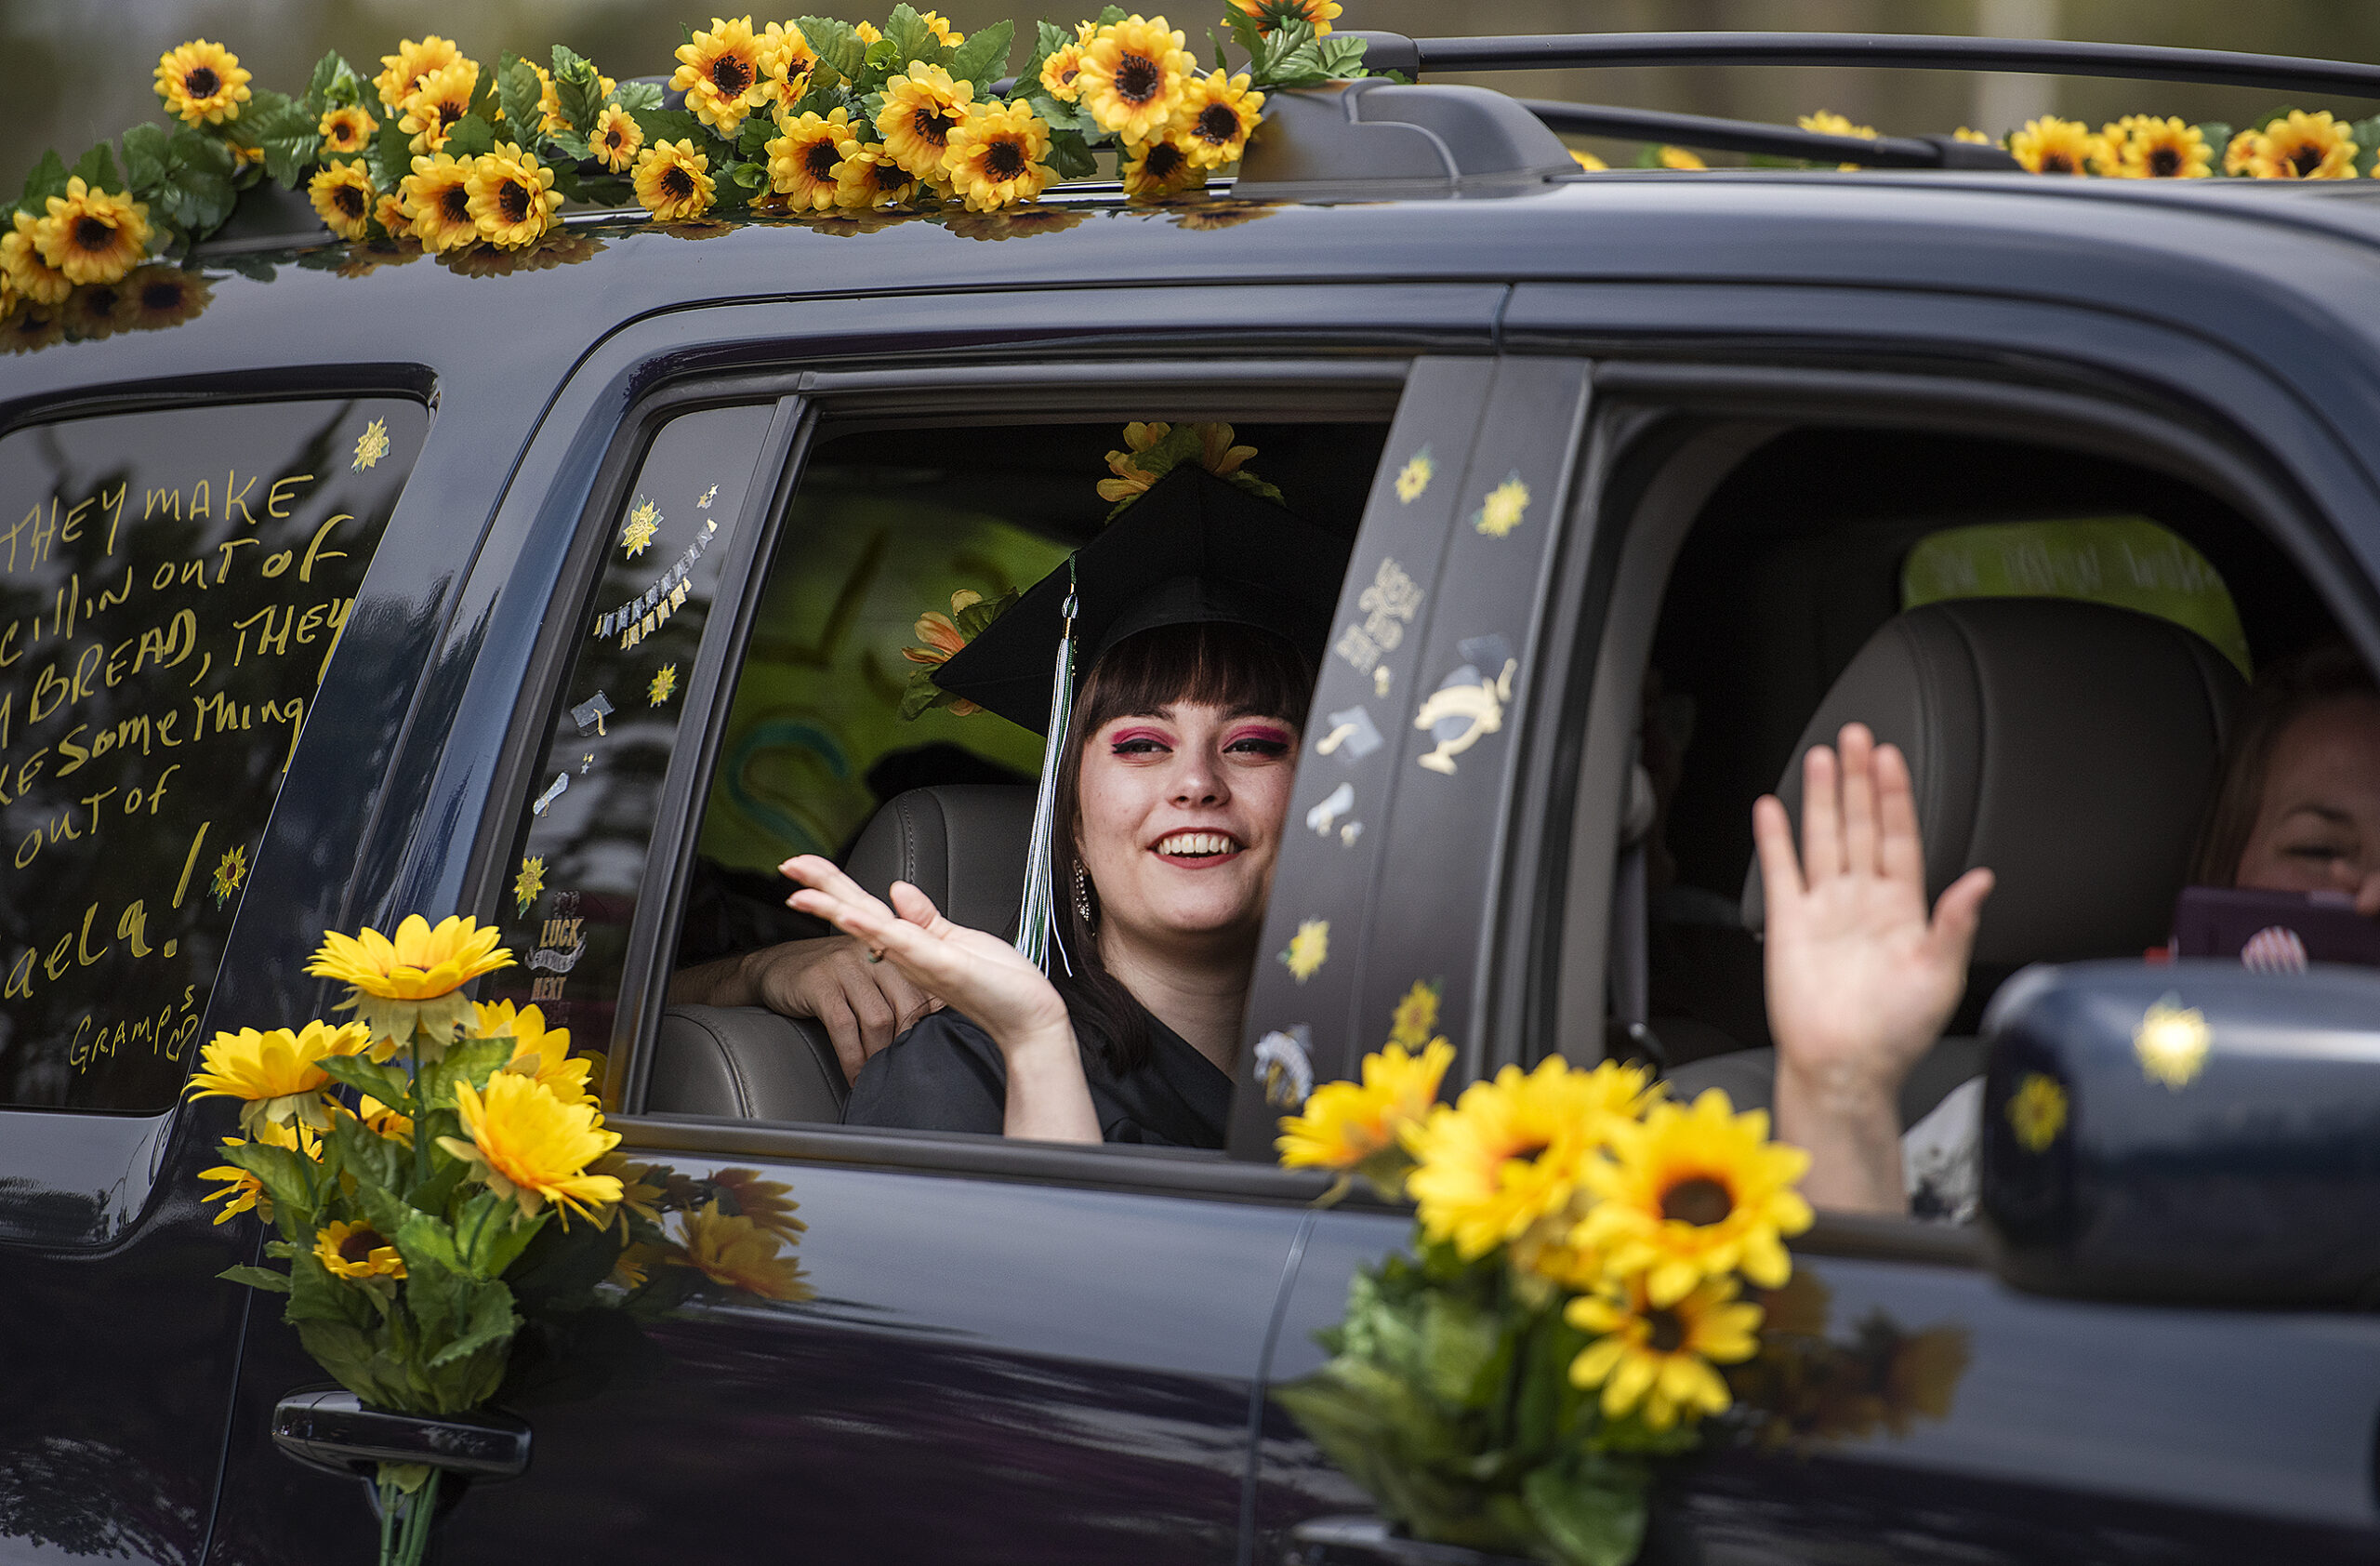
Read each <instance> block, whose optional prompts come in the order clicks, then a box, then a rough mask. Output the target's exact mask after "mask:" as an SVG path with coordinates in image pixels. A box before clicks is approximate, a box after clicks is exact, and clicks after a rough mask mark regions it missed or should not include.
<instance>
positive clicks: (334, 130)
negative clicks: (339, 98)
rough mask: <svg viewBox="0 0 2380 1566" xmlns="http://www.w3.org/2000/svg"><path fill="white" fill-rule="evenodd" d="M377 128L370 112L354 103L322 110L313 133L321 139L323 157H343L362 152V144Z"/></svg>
mask: <svg viewBox="0 0 2380 1566" xmlns="http://www.w3.org/2000/svg"><path fill="white" fill-rule="evenodd" d="M379 128H380V122H379V121H377V120H376V119H374V118H373V117H372V113H371V111H370V110H368V109H366V108H364V106H363V105H362V104H360V103H356V104H350V105H347V106H345V107H340V108H331V109H325V110H324V111H323V117H322V119H321V121H320V122H319V123H318V124H316V126H314V132H315V134H316V135H318V136H320V137H321V138H322V139H323V152H324V154H325V155H327V156H331V157H345V156H347V155H348V154H350V153H360V152H362V151H364V143H365V142H367V141H369V140H371V139H372V134H373V132H375V131H377V130H378V129H379Z"/></svg>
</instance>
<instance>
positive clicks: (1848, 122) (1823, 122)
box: [1793, 109, 1876, 169]
mask: <svg viewBox="0 0 2380 1566" xmlns="http://www.w3.org/2000/svg"><path fill="white" fill-rule="evenodd" d="M1793 123H1794V124H1796V125H1798V126H1801V127H1802V128H1803V129H1804V130H1815V131H1817V132H1818V134H1820V135H1821V136H1857V137H1858V138H1860V139H1862V140H1867V141H1873V140H1874V139H1876V127H1875V126H1869V125H1855V124H1854V123H1852V119H1851V116H1850V115H1848V114H1838V113H1835V112H1834V111H1833V110H1831V109H1821V110H1819V111H1818V113H1815V114H1804V115H1803V116H1802V117H1801V118H1800V119H1798V120H1796V121H1794V122H1793ZM1836 167H1838V168H1845V169H1851V168H1858V164H1856V163H1845V164H1837V165H1836Z"/></svg>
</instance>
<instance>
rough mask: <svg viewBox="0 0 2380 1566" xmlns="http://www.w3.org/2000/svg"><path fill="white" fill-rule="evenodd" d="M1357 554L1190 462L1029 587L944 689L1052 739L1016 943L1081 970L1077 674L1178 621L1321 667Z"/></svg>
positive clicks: (943, 680)
mask: <svg viewBox="0 0 2380 1566" xmlns="http://www.w3.org/2000/svg"><path fill="white" fill-rule="evenodd" d="M1350 552H1351V546H1350V545H1349V544H1348V543H1347V542H1346V541H1345V540H1343V539H1341V538H1338V537H1333V536H1332V535H1331V534H1329V533H1326V532H1324V531H1323V530H1322V529H1321V528H1319V527H1316V526H1315V525H1314V524H1312V523H1310V522H1306V521H1303V520H1302V519H1301V518H1299V517H1297V516H1295V515H1293V514H1292V513H1291V512H1290V511H1288V510H1287V509H1286V508H1284V507H1282V506H1279V505H1276V504H1275V503H1274V502H1272V501H1270V500H1265V499H1262V498H1258V497H1256V496H1254V495H1251V494H1250V493H1248V492H1247V491H1246V490H1243V489H1240V488H1238V487H1237V486H1236V485H1234V484H1228V483H1226V482H1224V481H1223V480H1222V479H1219V478H1216V477H1215V476H1214V475H1213V474H1211V473H1210V472H1208V471H1206V470H1205V469H1203V468H1201V467H1198V466H1197V465H1196V464H1195V463H1183V464H1182V465H1181V466H1178V467H1176V468H1175V469H1174V470H1173V471H1171V472H1170V473H1168V474H1166V475H1165V476H1164V477H1163V478H1161V479H1159V480H1157V483H1155V484H1151V485H1150V486H1149V487H1148V489H1147V491H1146V492H1145V493H1144V494H1143V495H1142V496H1141V498H1139V499H1138V500H1136V501H1134V502H1133V503H1132V504H1131V506H1129V507H1127V508H1126V509H1125V510H1124V511H1123V512H1122V513H1121V514H1120V515H1118V516H1117V518H1116V519H1115V520H1114V521H1112V522H1110V523H1109V524H1107V527H1106V530H1105V531H1104V532H1103V533H1101V534H1100V536H1099V537H1096V538H1094V539H1092V540H1091V542H1090V543H1088V544H1085V545H1084V546H1083V547H1082V548H1080V549H1078V550H1077V551H1075V552H1074V553H1073V554H1072V555H1070V556H1069V557H1067V559H1066V562H1065V564H1062V565H1060V566H1059V567H1058V568H1057V569H1056V570H1054V571H1052V572H1051V573H1050V574H1049V575H1048V576H1046V577H1042V578H1041V579H1040V580H1039V581H1038V582H1036V583H1034V584H1033V586H1032V587H1031V588H1029V589H1027V590H1026V591H1025V594H1024V596H1022V597H1021V598H1019V599H1018V600H1017V601H1016V603H1015V604H1013V605H1012V606H1011V607H1010V609H1009V610H1008V612H1007V613H1006V614H1003V615H1002V616H1000V617H999V618H998V619H996V620H994V621H993V622H992V623H991V624H990V625H988V626H985V628H984V629H983V630H981V631H979V632H978V633H977V634H976V636H975V639H974V640H973V641H972V642H970V643H968V644H967V645H966V646H964V647H962V648H960V649H959V651H958V652H956V653H953V654H952V655H951V656H950V658H949V660H948V661H947V662H945V664H944V665H943V666H942V668H941V669H940V670H937V671H936V672H935V674H934V676H933V683H935V684H937V685H939V686H941V687H942V688H943V689H944V690H945V691H948V692H950V693H951V694H952V695H954V696H959V697H965V698H966V699H968V700H969V701H972V702H973V703H975V704H976V705H977V706H979V707H982V708H984V709H985V710H988V711H992V712H997V713H998V714H999V715H1000V716H1001V717H1003V718H1006V719H1008V720H1009V721H1010V722H1012V723H1022V724H1023V725H1024V726H1025V727H1026V728H1029V729H1031V730H1033V731H1034V732H1035V733H1037V734H1039V735H1042V736H1044V737H1045V744H1044V747H1043V750H1042V753H1041V785H1040V790H1039V797H1038V801H1037V803H1036V805H1035V808H1034V815H1033V839H1032V846H1031V848H1030V849H1029V850H1028V851H1027V857H1026V861H1025V897H1024V903H1023V906H1022V907H1021V908H1020V909H1018V911H1017V936H1016V947H1017V949H1018V950H1019V951H1022V952H1023V953H1025V956H1026V957H1027V958H1029V959H1030V960H1032V961H1033V962H1036V963H1038V964H1039V965H1040V966H1041V967H1042V968H1044V969H1047V968H1049V966H1050V961H1051V957H1053V956H1054V957H1055V958H1056V959H1057V960H1058V962H1060V963H1062V964H1064V965H1065V966H1066V967H1067V969H1068V970H1069V971H1071V970H1072V967H1073V964H1072V963H1071V962H1068V960H1067V958H1066V954H1065V950H1064V946H1063V945H1062V944H1060V942H1059V941H1058V939H1057V937H1056V930H1055V919H1054V913H1055V909H1056V902H1055V897H1056V889H1055V885H1054V883H1053V876H1052V871H1053V869H1054V866H1053V865H1052V863H1051V852H1052V849H1051V832H1052V829H1053V819H1054V816H1055V813H1056V789H1057V776H1058V762H1059V758H1060V757H1061V756H1062V755H1063V754H1064V745H1065V740H1066V730H1067V728H1068V726H1069V725H1070V723H1072V720H1073V714H1074V698H1075V685H1076V683H1077V670H1088V669H1090V668H1091V666H1092V665H1093V664H1095V663H1097V662H1098V661H1099V658H1100V655H1101V654H1103V653H1104V652H1106V651H1107V649H1108V648H1110V647H1113V646H1114V645H1116V644H1117V643H1118V642H1121V641H1123V640H1124V639H1125V638H1126V637H1128V636H1132V635H1136V634H1138V633H1139V632H1141V631H1144V630H1156V629H1157V627H1159V626H1166V625H1199V624H1211V623H1217V622H1220V623H1223V624H1229V625H1249V626H1255V627H1257V628H1259V629H1260V630H1269V631H1272V632H1274V633H1275V634H1276V635H1278V636H1282V637H1286V638H1288V639H1289V641H1290V642H1292V643H1294V644H1297V645H1298V646H1300V647H1302V648H1304V649H1305V650H1306V651H1307V652H1309V653H1310V654H1312V655H1313V656H1314V657H1315V658H1316V661H1317V662H1318V661H1320V659H1321V656H1322V649H1323V647H1324V646H1325V645H1326V644H1328V643H1329V640H1330V617H1331V615H1332V613H1333V612H1334V611H1335V609H1336V608H1337V606H1338V603H1339V580H1340V578H1341V577H1343V576H1344V575H1345V574H1346V570H1347V556H1348V554H1349V553H1350Z"/></svg>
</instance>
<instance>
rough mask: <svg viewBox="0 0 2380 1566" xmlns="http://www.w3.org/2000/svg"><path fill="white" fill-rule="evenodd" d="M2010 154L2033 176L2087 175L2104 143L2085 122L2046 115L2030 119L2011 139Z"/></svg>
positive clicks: (2009, 140) (2009, 143)
mask: <svg viewBox="0 0 2380 1566" xmlns="http://www.w3.org/2000/svg"><path fill="white" fill-rule="evenodd" d="M2008 153H2009V155H2010V156H2011V157H2014V158H2015V159H2016V162H2017V163H2018V164H2019V165H2020V166H2023V167H2024V168H2025V169H2026V170H2028V171H2029V172H2030V173H2034V174H2087V173H2089V172H2090V169H2091V166H2092V165H2093V163H2095V162H2096V160H2097V159H2098V157H2099V156H2100V154H2101V141H2100V138H2099V137H2098V136H2097V135H2096V134H2095V133H2094V132H2093V131H2092V129H2091V127H2090V126H2086V125H2084V124H2083V122H2082V121H2081V120H2061V119H2059V118H2058V117H2057V116H2056V115H2055V114H2044V115H2043V116H2042V117H2041V118H2040V119H2038V120H2027V121H2026V122H2025V128H2024V129H2022V130H2020V131H2018V132H2016V135H2014V136H2011V137H2010V138H2009V139H2008Z"/></svg>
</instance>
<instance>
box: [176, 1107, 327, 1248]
mask: <svg viewBox="0 0 2380 1566" xmlns="http://www.w3.org/2000/svg"><path fill="white" fill-rule="evenodd" d="M256 1141H257V1142H258V1143H260V1144H262V1145H264V1146H266V1147H271V1148H288V1149H289V1150H290V1151H292V1152H294V1153H298V1154H299V1155H301V1156H302V1157H305V1158H307V1159H311V1160H312V1161H316V1162H320V1161H322V1157H323V1139H322V1138H321V1137H319V1136H317V1135H314V1134H313V1133H312V1132H311V1131H310V1130H308V1129H307V1128H306V1127H305V1126H303V1125H285V1126H284V1125H275V1124H273V1123H272V1122H271V1121H266V1122H265V1123H264V1124H262V1125H259V1126H258V1127H257V1128H256ZM222 1146H224V1147H226V1148H245V1147H246V1146H248V1139H247V1138H246V1137H243V1136H226V1137H225V1138H223V1142H222ZM198 1177H199V1178H200V1179H202V1180H218V1181H220V1182H222V1188H221V1189H220V1190H212V1191H209V1192H207V1193H206V1194H205V1196H203V1197H201V1198H199V1200H200V1201H220V1202H222V1203H223V1211H221V1212H220V1213H218V1214H215V1221H216V1222H217V1223H218V1224H220V1223H225V1222H228V1221H229V1220H230V1219H231V1215H232V1214H235V1213H246V1212H254V1213H255V1214H256V1215H257V1216H258V1217H259V1218H262V1219H263V1220H264V1221H265V1222H267V1223H271V1222H272V1194H271V1192H270V1191H267V1190H266V1189H265V1188H264V1182H263V1181H262V1180H259V1179H258V1178H257V1177H256V1176H255V1175H252V1174H250V1173H248V1171H246V1170H245V1169H243V1168H241V1167H240V1166H239V1165H238V1164H236V1163H223V1164H218V1165H216V1166H215V1167H214V1168H212V1169H202V1170H200V1171H199V1172H198Z"/></svg>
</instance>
